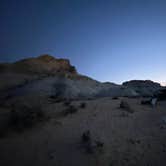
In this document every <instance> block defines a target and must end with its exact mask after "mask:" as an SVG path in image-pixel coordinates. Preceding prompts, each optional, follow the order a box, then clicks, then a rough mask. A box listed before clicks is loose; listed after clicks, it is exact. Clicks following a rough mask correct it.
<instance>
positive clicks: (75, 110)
mask: <svg viewBox="0 0 166 166" xmlns="http://www.w3.org/2000/svg"><path fill="white" fill-rule="evenodd" d="M77 111H78V109H77V108H76V107H74V106H73V105H70V106H69V107H68V108H67V109H66V110H65V112H64V114H65V115H68V114H74V113H76V112H77Z"/></svg>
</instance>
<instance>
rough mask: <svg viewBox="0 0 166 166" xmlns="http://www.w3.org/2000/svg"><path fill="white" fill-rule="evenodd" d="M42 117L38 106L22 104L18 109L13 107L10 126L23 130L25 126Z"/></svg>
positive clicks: (31, 124)
mask: <svg viewBox="0 0 166 166" xmlns="http://www.w3.org/2000/svg"><path fill="white" fill-rule="evenodd" d="M44 118H45V115H44V113H43V111H42V110H41V108H40V107H34V108H33V107H32V108H29V107H27V106H22V107H20V108H19V109H16V108H14V109H13V110H12V111H11V114H10V127H11V128H13V129H15V130H17V131H23V130H24V129H25V128H31V127H33V125H35V124H36V123H37V122H39V121H42V120H43V119H44Z"/></svg>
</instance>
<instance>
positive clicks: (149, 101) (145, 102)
mask: <svg viewBox="0 0 166 166" xmlns="http://www.w3.org/2000/svg"><path fill="white" fill-rule="evenodd" d="M141 104H142V105H151V100H150V99H147V100H142V101H141Z"/></svg>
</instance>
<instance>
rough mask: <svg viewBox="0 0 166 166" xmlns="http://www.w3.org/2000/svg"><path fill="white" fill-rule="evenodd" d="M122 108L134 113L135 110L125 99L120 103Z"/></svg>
mask: <svg viewBox="0 0 166 166" xmlns="http://www.w3.org/2000/svg"><path fill="white" fill-rule="evenodd" d="M120 108H121V109H123V110H125V111H127V112H129V113H133V112H134V110H133V109H132V108H131V107H130V105H129V104H128V102H126V101H123V100H122V101H121V103H120Z"/></svg>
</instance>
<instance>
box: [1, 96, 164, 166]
mask: <svg viewBox="0 0 166 166" xmlns="http://www.w3.org/2000/svg"><path fill="white" fill-rule="evenodd" d="M121 100H122V98H121V99H118V100H113V99H111V98H101V99H95V100H86V101H73V102H72V105H74V106H76V107H78V112H76V113H74V114H69V115H67V116H63V117H59V118H57V116H54V114H55V115H56V114H57V112H61V111H62V110H64V109H65V107H66V106H64V103H50V104H48V105H47V107H46V108H45V111H50V115H51V119H50V120H49V121H47V122H45V123H44V122H43V123H41V124H39V125H37V126H36V127H34V128H33V129H29V130H26V131H24V132H23V133H12V134H10V135H8V136H6V137H4V138H1V139H0V166H165V165H166V121H164V118H165V119H166V102H159V103H158V105H157V107H156V108H152V107H151V106H147V105H141V104H140V99H129V98H125V99H123V100H126V101H127V102H128V103H129V105H130V107H131V108H132V109H133V110H134V113H128V112H127V111H125V110H123V109H120V108H119V105H120V101H121ZM81 102H85V103H86V107H85V108H79V104H80V103H81ZM86 130H90V132H91V134H92V140H100V141H102V142H103V143H104V147H103V148H102V149H101V150H100V151H99V150H95V151H94V153H92V154H89V153H87V152H86V151H85V148H84V146H83V144H81V135H82V133H83V132H84V131H86Z"/></svg>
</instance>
